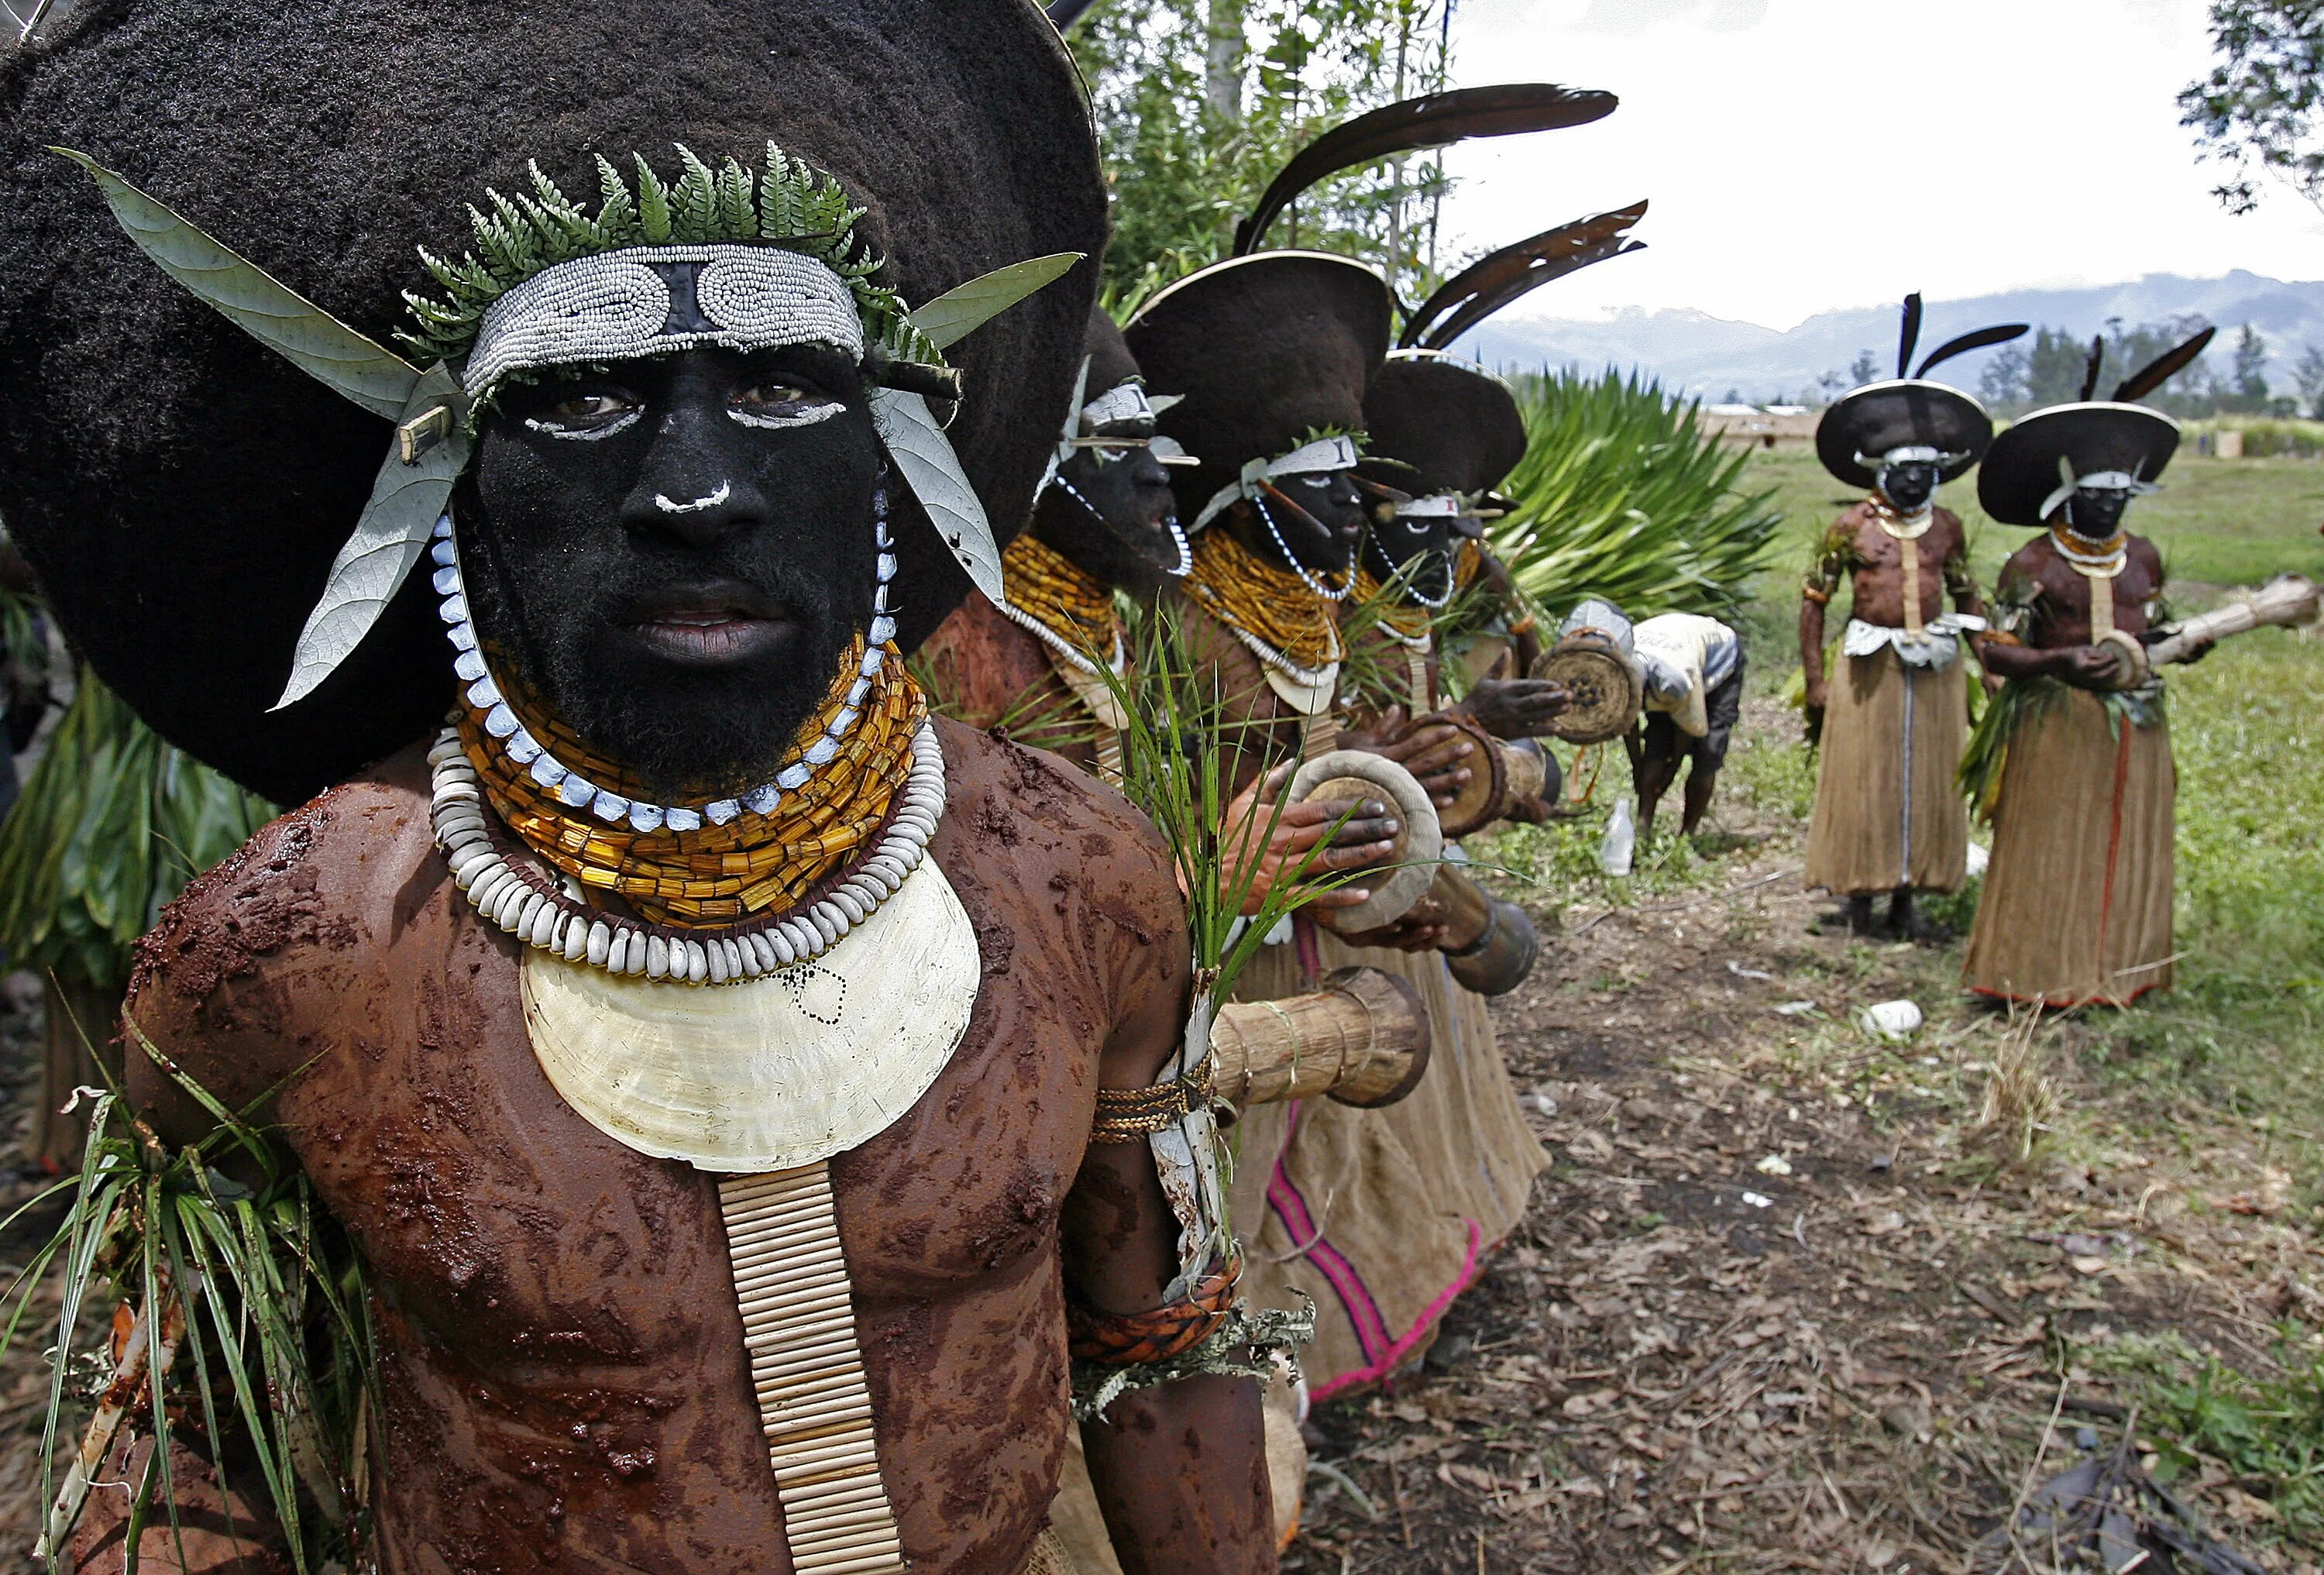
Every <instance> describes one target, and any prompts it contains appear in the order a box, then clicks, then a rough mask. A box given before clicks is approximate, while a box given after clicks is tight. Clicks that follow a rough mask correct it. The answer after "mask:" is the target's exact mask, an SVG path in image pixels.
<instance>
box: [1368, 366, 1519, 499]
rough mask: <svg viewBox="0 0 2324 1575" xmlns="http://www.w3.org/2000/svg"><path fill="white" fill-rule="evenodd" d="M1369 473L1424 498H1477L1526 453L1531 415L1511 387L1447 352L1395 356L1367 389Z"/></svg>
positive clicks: (1376, 478)
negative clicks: (1524, 411) (1525, 413)
mask: <svg viewBox="0 0 2324 1575" xmlns="http://www.w3.org/2000/svg"><path fill="white" fill-rule="evenodd" d="M1364 428H1365V436H1366V442H1365V446H1364V448H1365V463H1364V465H1363V466H1362V469H1363V471H1364V474H1367V475H1368V476H1370V477H1371V478H1372V479H1374V480H1377V481H1380V482H1383V483H1386V484H1388V485H1389V486H1392V487H1396V488H1397V489H1399V490H1401V491H1404V492H1407V493H1414V494H1415V495H1416V496H1423V497H1434V496H1437V495H1439V494H1443V493H1455V494H1458V495H1460V496H1461V497H1463V498H1470V499H1473V498H1476V497H1477V496H1479V495H1480V494H1481V493H1488V492H1490V491H1491V490H1492V489H1493V488H1495V487H1497V486H1499V485H1500V484H1501V478H1503V477H1504V476H1506V475H1508V474H1509V472H1511V471H1512V470H1515V469H1516V468H1517V461H1519V460H1521V459H1523V458H1524V457H1525V452H1526V426H1525V417H1524V416H1523V414H1521V413H1520V412H1519V410H1517V396H1516V395H1515V394H1513V393H1511V392H1510V391H1509V385H1508V383H1506V382H1502V381H1501V380H1500V379H1499V378H1498V377H1495V376H1494V375H1493V374H1492V373H1489V372H1488V371H1486V370H1485V369H1484V368H1483V367H1481V366H1480V365H1478V364H1476V363H1474V362H1472V361H1463V360H1462V359H1460V358H1459V357H1457V356H1453V355H1446V354H1444V353H1443V351H1441V350H1399V351H1397V352H1396V353H1395V354H1394V355H1390V356H1389V357H1388V362H1387V364H1385V365H1383V366H1382V367H1381V368H1380V369H1379V373H1376V374H1375V375H1374V376H1373V378H1372V382H1371V386H1370V387H1369V389H1367V390H1365V391H1364ZM1381 462H1386V463H1385V464H1383V463H1381Z"/></svg>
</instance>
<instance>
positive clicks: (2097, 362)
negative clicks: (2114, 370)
mask: <svg viewBox="0 0 2324 1575" xmlns="http://www.w3.org/2000/svg"><path fill="white" fill-rule="evenodd" d="M2105 361H2106V336H2105V335H2104V334H2100V335H2099V336H2098V337H2097V338H2095V339H2093V340H2091V341H2090V364H2089V366H2087V367H2085V368H2084V369H2083V371H2082V398H2083V399H2084V400H2085V401H2088V400H2089V399H2090V398H2091V397H2092V396H2093V395H2095V394H2096V393H2097V392H2098V368H2099V367H2100V366H2101V365H2103V364H2105Z"/></svg>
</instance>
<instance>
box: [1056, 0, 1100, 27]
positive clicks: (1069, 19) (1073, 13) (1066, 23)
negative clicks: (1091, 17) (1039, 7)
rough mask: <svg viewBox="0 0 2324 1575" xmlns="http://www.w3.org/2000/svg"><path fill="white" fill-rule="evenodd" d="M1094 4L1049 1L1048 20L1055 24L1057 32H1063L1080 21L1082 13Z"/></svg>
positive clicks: (1088, 1) (1087, 0) (1089, 1)
mask: <svg viewBox="0 0 2324 1575" xmlns="http://www.w3.org/2000/svg"><path fill="white" fill-rule="evenodd" d="M1096 4H1097V0H1049V5H1047V11H1048V13H1049V20H1050V21H1051V22H1052V23H1056V29H1057V31H1058V32H1065V29H1067V28H1069V27H1071V26H1072V25H1073V24H1074V23H1076V22H1079V21H1080V20H1081V19H1082V13H1084V11H1087V10H1089V9H1090V7H1092V6H1093V5H1096Z"/></svg>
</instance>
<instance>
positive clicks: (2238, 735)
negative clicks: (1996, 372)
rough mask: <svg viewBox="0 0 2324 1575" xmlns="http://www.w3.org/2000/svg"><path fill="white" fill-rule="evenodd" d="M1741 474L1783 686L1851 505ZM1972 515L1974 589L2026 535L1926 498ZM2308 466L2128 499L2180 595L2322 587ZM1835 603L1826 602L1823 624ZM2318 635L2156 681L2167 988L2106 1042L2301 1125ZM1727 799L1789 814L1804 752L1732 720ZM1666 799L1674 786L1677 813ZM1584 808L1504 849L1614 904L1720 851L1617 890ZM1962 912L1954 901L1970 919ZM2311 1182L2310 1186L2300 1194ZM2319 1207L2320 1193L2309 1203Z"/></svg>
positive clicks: (2309, 984) (2322, 989) (2323, 951)
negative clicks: (1751, 507)
mask: <svg viewBox="0 0 2324 1575" xmlns="http://www.w3.org/2000/svg"><path fill="white" fill-rule="evenodd" d="M1743 484H1744V485H1746V486H1748V487H1749V488H1751V489H1753V490H1758V489H1769V490H1772V492H1773V493H1774V494H1775V498H1774V502H1775V506H1776V507H1777V508H1778V509H1780V510H1781V511H1782V512H1783V514H1784V525H1783V529H1782V530H1781V531H1780V532H1779V533H1778V534H1777V537H1776V539H1775V543H1774V545H1773V546H1772V547H1771V548H1770V550H1769V554H1768V557H1767V560H1766V567H1765V568H1764V569H1763V571H1762V572H1761V575H1760V576H1759V580H1758V594H1757V595H1755V596H1754V597H1753V599H1752V601H1751V603H1750V605H1749V608H1748V612H1747V613H1746V614H1745V617H1744V620H1743V622H1744V623H1745V627H1746V634H1747V638H1748V642H1749V646H1750V656H1751V664H1752V683H1751V687H1752V690H1753V692H1754V693H1755V694H1757V695H1777V694H1781V693H1782V692H1783V691H1784V688H1785V686H1787V685H1788V684H1789V683H1790V681H1791V680H1792V678H1793V677H1794V675H1795V674H1796V672H1797V670H1798V666H1799V659H1798V654H1797V649H1796V644H1795V639H1796V637H1795V633H1794V628H1795V624H1796V621H1797V617H1798V612H1799V598H1798V594H1797V585H1798V582H1799V577H1800V575H1801V573H1802V572H1803V569H1804V568H1805V566H1806V565H1807V562H1808V560H1809V557H1810V556H1811V554H1812V551H1813V548H1814V545H1815V542H1816V540H1817V539H1818V538H1819V537H1820V535H1821V532H1822V531H1823V530H1824V529H1825V528H1826V526H1827V525H1828V524H1829V523H1830V521H1831V519H1832V518H1833V517H1834V516H1835V515H1836V514H1837V513H1838V512H1839V511H1840V510H1841V509H1842V508H1845V507H1846V506H1847V505H1848V504H1849V503H1850V502H1854V501H1855V500H1854V497H1853V496H1852V495H1851V494H1850V493H1849V492H1848V490H1847V489H1846V488H1844V487H1842V486H1841V485H1840V484H1838V483H1837V482H1835V481H1834V480H1833V479H1832V478H1831V476H1830V475H1828V474H1825V472H1824V470H1823V468H1822V467H1821V465H1818V464H1817V463H1816V461H1815V457H1814V456H1813V455H1812V454H1810V453H1806V452H1787V453H1772V454H1760V455H1757V456H1754V458H1753V461H1752V464H1751V465H1750V467H1749V469H1748V471H1747V473H1746V474H1745V476H1744V478H1743ZM1941 502H1943V503H1944V504H1945V506H1946V507H1948V508H1950V509H1952V510H1953V511H1956V512H1957V513H1959V514H1960V516H1961V518H1962V520H1964V521H1965V522H1966V523H1967V525H1968V527H1969V536H1970V540H1971V542H1972V544H1973V550H1974V552H1975V555H1976V558H1977V566H1978V576H1979V577H1980V579H1981V580H1982V581H1983V582H1984V583H1985V584H1987V585H1990V584H1991V583H1992V580H1993V577H1994V575H1995V573H1996V571H1997V570H1998V568H1999V567H2000V566H2001V564H2002V562H2003V560H2004V559H2006V557H2008V555H2009V554H2010V553H2011V552H2012V551H2014V550H2015V549H2016V548H2017V547H2018V546H2020V545H2021V544H2022V543H2023V542H2024V540H2025V539H2026V533H2025V532H2024V531H2023V530H2016V529H2014V528H2011V527H2006V526H2002V525H1997V524H1996V523H1994V522H1993V521H1992V520H1990V519H1988V518H1987V516H1986V514H1985V513H1984V511H1982V510H1980V509H1978V506H1977V499H1976V491H1975V484H1974V477H1973V476H1972V477H1971V478H1969V479H1967V480H1964V481H1961V482H1956V483H1954V484H1951V485H1950V486H1948V487H1946V488H1945V489H1944V491H1943V493H1942V494H1941ZM2319 520H2324V464H2317V463H2314V462H2310V461H2305V460H2298V459H2253V460H2217V459H2206V458H2201V457H2199V456H2189V457H2186V458H2182V459H2181V460H2179V461H2178V462H2176V463H2174V464H2173V465H2172V467H2171V469H2170V471H2169V472H2168V473H2167V474H2166V477H2165V490H2164V491H2163V492H2162V493H2157V494H2155V495H2154V496H2152V497H2148V498H2144V499H2141V500H2140V501H2139V502H2137V503H2136V504H2135V505H2134V507H2133V511H2132V514H2131V519H2130V523H2131V525H2132V527H2133V529H2135V530H2138V531H2139V532H2140V533H2142V534H2144V535H2149V536H2152V537H2153V539H2155V540H2156V541H2158V542H2159V543H2161V544H2162V547H2163V552H2164V554H2165V557H2166V559H2167V561H2168V562H2169V564H2170V566H2171V567H2172V575H2173V577H2174V579H2176V580H2177V581H2178V582H2179V583H2180V585H2181V590H2182V593H2183V594H2182V596H2181V601H2182V603H2194V604H2198V605H2199V604H2202V603H2207V602H2208V601H2209V600H2210V599H2211V598H2212V597H2213V596H2215V595H2216V594H2217V592H2218V590H2219V589H2221V588H2224V587H2227V586H2232V585H2249V584H2255V583H2257V582H2258V581H2260V580H2263V579H2264V578H2266V577H2267V576H2269V575H2272V574H2275V573H2279V572H2282V571H2287V570H2289V571H2293V572H2297V573H2300V574H2304V575H2306V576H2310V578H2312V579H2317V580H2324V535H2319V530H2318V524H2319ZM1845 603H1846V598H1845V596H1843V597H1842V598H1841V601H1840V603H1837V604H1835V606H1834V607H1833V609H1832V614H1833V620H1834V626H1835V627H1836V626H1837V622H1838V620H1839V619H1840V618H1841V617H1844V616H1845ZM2319 695H2324V638H2319V637H2318V636H2317V635H2315V634H2314V633H2312V632H2310V633H2309V634H2306V635H2295V634H2293V633H2291V632H2288V631H2275V630H2264V631H2258V632H2256V633H2254V634H2251V635H2247V636H2245V637H2243V638H2242V639H2240V640H2235V641H2232V642H2230V643H2228V644H2227V645H2226V646H2223V647H2221V648H2220V649H2218V651H2217V652H2215V653H2214V654H2213V655H2212V656H2211V657H2210V658H2209V659H2208V660H2206V661H2204V662H2202V663H2200V664H2199V665H2198V666H2195V667H2192V668H2178V669H2176V670H2175V671H2174V672H2173V673H2172V701H2171V706H2172V710H2171V718H2172V737H2173V741H2174V745H2175V749H2176V752H2177V758H2178V764H2179V870H2178V876H2179V921H2180V922H2179V944H2180V946H2181V949H2182V950H2183V951H2184V952H2185V953H2186V957H2185V959H2184V962H2183V963H2182V965H2181V970H2180V981H2181V982H2180V985H2179V988H2178V990H2177V991H2176V992H2175V993H2174V994H2173V995H2172V996H2171V997H2170V998H2169V999H2167V1000H2162V1001H2158V1002H2156V1003H2154V1004H2153V1006H2152V1007H2151V1008H2149V1009H2142V1010H2140V1011H2137V1012H2131V1013H2125V1014H2120V1015H2119V1018H2118V1019H2117V1020H2116V1026H2115V1027H2114V1028H2113V1029H2112V1030H2111V1032H2110V1033H2109V1038H2110V1039H2111V1040H2112V1041H2113V1042H2115V1043H2116V1044H2117V1045H2119V1048H2120V1055H2121V1058H2122V1061H2123V1064H2124V1066H2125V1068H2126V1071H2128V1072H2129V1073H2132V1074H2134V1075H2138V1076H2143V1077H2151V1076H2155V1075H2158V1074H2162V1075H2163V1076H2165V1077H2166V1080H2167V1079H2177V1080H2179V1081H2181V1082H2184V1083H2185V1085H2186V1088H2187V1091H2188V1092H2189V1094H2190V1096H2191V1097H2196V1098H2200V1099H2204V1100H2217V1099H2221V1098H2226V1099H2229V1100H2232V1101H2235V1102H2236V1103H2237V1104H2238V1105H2241V1104H2244V1103H2249V1104H2250V1105H2251V1106H2252V1107H2253V1109H2254V1110H2255V1111H2260V1112H2263V1113H2264V1110H2278V1111H2280V1113H2281V1114H2282V1118H2283V1119H2285V1120H2287V1121H2289V1122H2290V1123H2291V1124H2292V1125H2293V1126H2295V1127H2300V1128H2303V1129H2306V1130H2309V1131H2311V1132H2312V1131H2316V1130H2318V1129H2319V1123H2324V1094H2320V1093H2319V1087H2324V838H2319V834H2318V833H2319V828H2324V722H2319V703H2318V697H2319ZM1605 771H1606V774H1607V781H1606V783H1605V786H1604V787H1603V788H1601V789H1600V792H1599V794H1598V801H1599V802H1600V804H1601V805H1610V803H1611V801H1612V799H1613V797H1616V796H1617V795H1618V793H1619V792H1621V791H1623V790H1626V789H1627V788H1628V780H1627V778H1626V777H1625V775H1624V773H1623V769H1622V764H1621V761H1620V760H1619V758H1618V756H1617V757H1615V758H1613V759H1612V760H1609V763H1608V764H1607V766H1606V767H1605ZM1727 790H1728V791H1729V792H1731V793H1735V794H1738V795H1742V796H1744V797H1747V798H1748V800H1749V801H1750V802H1751V803H1752V804H1753V806H1755V807H1757V808H1758V809H1761V810H1763V811H1766V812H1771V813H1775V814H1779V815H1785V816H1792V817H1796V818H1798V819H1800V820H1804V819H1805V818H1806V815H1807V814H1808V811H1809V809H1810V807H1811V806H1812V802H1813V797H1814V791H1815V762H1814V756H1813V755H1812V752H1810V751H1808V750H1807V749H1806V747H1805V746H1804V745H1803V744H1802V743H1800V742H1799V741H1797V739H1796V735H1795V734H1792V733H1790V732H1789V730H1785V731H1784V732H1771V731H1770V730H1768V729H1766V728H1765V727H1757V728H1755V727H1753V726H1751V725H1749V724H1748V723H1747V725H1746V727H1745V728H1744V729H1743V730H1742V732H1741V733H1740V734H1739V735H1738V741H1737V744H1736V748H1735V751H1734V753H1733V754H1732V755H1731V756H1730V758H1729V769H1728V773H1727ZM1672 807H1675V796H1674V798H1673V801H1672ZM1599 829H1600V821H1599V819H1598V818H1597V817H1596V816H1594V815H1593V816H1591V817H1590V818H1588V819H1586V820H1583V821H1578V822H1572V823H1568V824H1565V825H1563V826H1559V827H1549V828H1542V829H1541V830H1540V831H1539V832H1535V833H1528V834H1526V835H1524V836H1520V837H1514V838H1508V839H1505V842H1506V843H1507V844H1508V845H1507V847H1506V848H1505V850H1504V851H1503V855H1502V856H1503V857H1505V858H1507V859H1508V861H1510V862H1511V863H1512V865H1513V866H1516V867H1518V868H1521V869H1523V870H1525V871H1526V873H1527V874H1531V875H1535V876H1537V877H1542V878H1545V879H1548V880H1554V881H1559V882H1563V883H1565V884H1566V885H1567V886H1568V889H1576V890H1583V891H1588V892H1590V893H1591V894H1592V895H1594V896H1599V897H1603V898H1610V899H1613V900H1627V899H1633V898H1650V897H1652V896H1653V895H1655V894H1656V893H1658V892H1661V891H1664V890H1666V889H1671V888H1673V887H1674V886H1678V885H1684V884H1688V883H1690V882H1696V881H1702V880H1718V879H1720V871H1719V869H1718V864H1719V859H1720V854H1721V853H1722V852H1726V851H1728V850H1727V849H1726V848H1725V847H1724V846H1723V845H1722V839H1721V838H1720V835H1718V834H1715V833H1714V834H1713V835H1712V836H1711V837H1707V838H1702V839H1698V841H1697V843H1696V844H1695V845H1693V846H1691V847H1683V846H1680V845H1678V844H1677V843H1676V839H1675V838H1673V837H1670V836H1669V835H1668V834H1667V833H1665V835H1664V837H1663V839H1662V840H1661V841H1659V842H1658V843H1657V844H1656V845H1655V848H1653V849H1651V850H1648V851H1647V852H1646V854H1645V856H1644V857H1642V858H1641V860H1640V861H1639V872H1638V875H1637V877H1636V878H1635V879H1634V880H1630V881H1628V882H1623V883H1620V884H1619V889H1617V888H1616V886H1615V884H1614V883H1609V882H1606V881H1604V880H1602V879H1601V878H1600V877H1599V876H1598V875H1597V873H1596V866H1595V850H1596V845H1597V838H1598V834H1599ZM1973 897H1974V893H1973V892H1972V893H1970V894H1969V899H1970V900H1964V901H1960V902H1956V903H1955V904H1953V905H1951V906H1952V908H1953V910H1954V916H1957V917H1958V918H1959V919H1960V921H1961V922H1963V923H1964V924H1965V923H1966V921H1967V919H1968V917H1969V914H1970V913H1971V912H1972V911H1973ZM2311 1184H2313V1183H2312V1182H2311ZM2319 1201H2324V1192H2320V1193H2319Z"/></svg>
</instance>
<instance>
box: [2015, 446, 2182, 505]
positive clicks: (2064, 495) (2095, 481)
mask: <svg viewBox="0 0 2324 1575" xmlns="http://www.w3.org/2000/svg"><path fill="white" fill-rule="evenodd" d="M2058 482H2059V485H2058V488H2057V490H2056V491H2055V492H2053V493H2051V494H2050V495H2049V496H2048V497H2046V498H2044V499H2043V500H2042V516H2041V517H2042V518H2043V519H2044V520H2047V519H2048V518H2049V517H2050V516H2051V515H2052V514H2053V513H2055V512H2057V510H2058V505H2060V504H2061V503H2063V502H2065V501H2066V500H2067V499H2068V498H2070V497H2072V496H2073V495H2074V494H2075V493H2079V492H2093V493H2129V494H2130V495H2131V496H2132V497H2134V498H2143V497H2145V496H2146V495H2147V494H2148V493H2159V492H2161V491H2162V490H2163V486H2162V484H2161V483H2159V482H2151V481H2143V480H2141V479H2140V478H2139V475H2138V473H2137V472H2135V471H2129V470H2094V471H2092V472H2091V473H2090V474H2088V475H2076V474H2074V462H2073V461H2072V460H2071V459H2070V458H2068V457H2067V456H2064V455H2062V454H2061V455H2060V456H2058Z"/></svg>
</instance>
